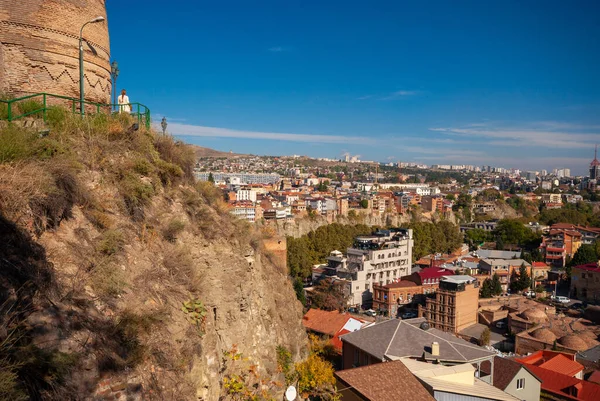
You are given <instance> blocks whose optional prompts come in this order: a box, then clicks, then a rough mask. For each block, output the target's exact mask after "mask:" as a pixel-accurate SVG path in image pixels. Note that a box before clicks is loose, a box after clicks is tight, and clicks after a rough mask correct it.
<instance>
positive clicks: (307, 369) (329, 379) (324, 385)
mask: <svg viewBox="0 0 600 401" xmlns="http://www.w3.org/2000/svg"><path fill="white" fill-rule="evenodd" d="M296 373H297V374H298V392H299V393H300V394H302V396H303V397H308V396H320V397H321V398H323V399H334V393H335V378H334V377H333V366H332V365H331V364H330V363H329V362H327V361H325V360H324V359H323V358H321V357H320V356H319V355H317V354H315V353H312V354H311V355H310V356H309V357H308V358H307V359H305V360H304V361H302V362H299V363H297V364H296Z"/></svg>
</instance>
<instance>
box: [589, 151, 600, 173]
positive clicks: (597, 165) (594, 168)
mask: <svg viewBox="0 0 600 401" xmlns="http://www.w3.org/2000/svg"><path fill="white" fill-rule="evenodd" d="M598 179H600V161H598V145H596V150H594V160H592V162H591V163H590V180H598Z"/></svg>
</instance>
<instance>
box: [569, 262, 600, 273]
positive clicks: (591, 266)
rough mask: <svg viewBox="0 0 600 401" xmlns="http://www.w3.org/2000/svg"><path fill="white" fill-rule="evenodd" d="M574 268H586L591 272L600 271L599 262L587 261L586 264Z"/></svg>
mask: <svg viewBox="0 0 600 401" xmlns="http://www.w3.org/2000/svg"><path fill="white" fill-rule="evenodd" d="M573 269H579V270H586V271H589V272H594V273H600V266H598V263H587V264H585V265H579V266H573Z"/></svg>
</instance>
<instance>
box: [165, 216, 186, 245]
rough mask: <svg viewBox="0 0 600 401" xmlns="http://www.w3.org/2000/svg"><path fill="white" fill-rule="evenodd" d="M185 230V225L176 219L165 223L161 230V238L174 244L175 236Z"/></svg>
mask: <svg viewBox="0 0 600 401" xmlns="http://www.w3.org/2000/svg"><path fill="white" fill-rule="evenodd" d="M184 228H185V223H184V222H183V221H181V220H178V219H173V220H171V221H169V223H167V225H166V226H165V227H164V228H163V229H162V235H163V238H164V239H166V240H167V241H169V242H175V241H176V240H177V235H179V234H180V233H181V232H182V231H183V229H184Z"/></svg>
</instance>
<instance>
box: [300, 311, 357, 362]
mask: <svg viewBox="0 0 600 401" xmlns="http://www.w3.org/2000/svg"><path fill="white" fill-rule="evenodd" d="M365 324H367V322H366V321H365V320H363V319H359V318H357V317H355V316H352V315H351V314H349V313H340V312H338V311H324V310H321V309H309V310H308V312H306V313H305V314H304V317H303V318H302V325H303V326H304V328H305V329H306V330H307V331H310V332H313V333H316V334H319V335H322V336H327V337H328V338H330V339H331V343H332V345H333V346H334V347H335V349H336V350H338V351H339V352H340V353H341V352H342V343H341V341H340V336H342V335H344V334H347V333H352V332H353V331H356V330H360V329H361V327H363V326H364V325H365Z"/></svg>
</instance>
